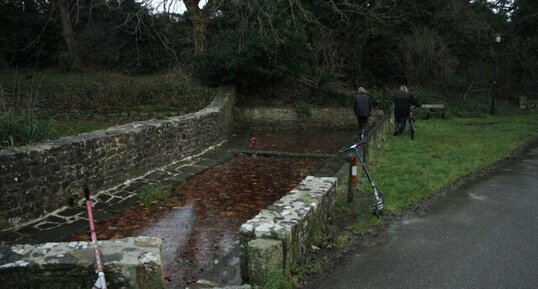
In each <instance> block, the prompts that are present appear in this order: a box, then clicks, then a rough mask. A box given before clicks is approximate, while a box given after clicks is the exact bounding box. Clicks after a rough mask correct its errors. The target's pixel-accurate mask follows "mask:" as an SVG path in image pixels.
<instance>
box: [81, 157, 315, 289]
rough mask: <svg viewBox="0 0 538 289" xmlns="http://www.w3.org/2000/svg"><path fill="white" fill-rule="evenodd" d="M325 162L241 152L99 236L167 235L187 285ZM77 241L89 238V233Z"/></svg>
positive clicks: (166, 258) (177, 284)
mask: <svg viewBox="0 0 538 289" xmlns="http://www.w3.org/2000/svg"><path fill="white" fill-rule="evenodd" d="M323 164H324V161H323V160H314V159H295V158H293V159H292V158H272V157H256V156H246V155H238V156H236V157H234V158H233V159H231V160H230V161H228V162H226V163H224V164H222V165H219V166H216V167H214V168H212V169H210V170H207V171H205V172H203V173H201V174H198V175H196V176H194V177H193V178H191V179H189V180H187V181H186V182H184V183H181V184H179V185H177V186H176V187H175V188H174V191H173V193H172V197H171V199H170V200H169V201H168V202H167V203H166V205H164V206H158V205H154V206H152V207H150V208H144V207H142V206H141V205H136V206H134V207H131V208H129V209H127V210H126V211H124V212H122V213H120V214H116V215H113V216H111V217H110V218H108V219H107V220H104V221H103V222H100V223H99V224H97V225H96V230H97V233H98V238H99V239H100V240H105V239H110V238H112V239H115V238H124V237H128V236H137V235H145V236H155V237H160V238H162V240H163V262H164V270H165V278H166V280H168V282H169V287H172V288H185V287H187V286H190V285H191V284H193V283H194V282H196V280H198V278H200V276H201V275H203V274H204V272H206V271H207V270H208V269H210V268H211V267H212V266H213V265H214V264H216V263H218V262H220V260H221V259H222V258H223V257H224V256H226V254H227V253H229V252H230V251H231V250H232V249H233V248H234V246H235V245H237V244H238V240H239V227H240V226H241V224H243V223H244V222H246V221H247V220H249V219H250V218H252V217H253V216H255V215H256V214H257V213H258V212H259V211H260V210H261V209H264V208H266V207H267V206H268V205H269V204H271V203H273V202H275V201H276V200H278V199H280V198H281V197H282V196H283V195H284V194H285V193H287V192H289V191H290V190H291V189H293V188H294V187H295V186H297V184H299V182H301V180H303V179H304V177H306V176H307V175H310V174H313V173H315V172H316V171H317V170H319V168H321V166H323ZM74 239H75V240H86V239H87V234H86V233H84V234H80V235H78V236H76V237H75V238H74Z"/></svg>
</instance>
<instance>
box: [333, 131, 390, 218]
mask: <svg viewBox="0 0 538 289" xmlns="http://www.w3.org/2000/svg"><path fill="white" fill-rule="evenodd" d="M365 143H366V142H365V141H360V142H359V143H357V144H354V145H352V146H350V147H349V148H347V149H345V150H343V151H341V152H352V153H353V154H355V157H356V158H357V159H358V160H359V163H360V164H361V167H362V171H363V172H364V174H365V175H366V178H367V179H368V181H369V182H370V185H371V187H372V190H373V193H374V201H373V204H372V214H373V215H374V216H376V217H377V218H378V219H379V218H380V217H381V216H382V215H383V208H384V205H383V200H382V199H381V195H382V193H381V192H379V191H378V190H377V188H376V186H375V183H374V181H373V180H372V178H371V177H370V174H369V173H368V169H367V168H366V164H365V163H364V159H363V158H362V156H361V152H360V151H359V147H360V146H361V145H364V144H365Z"/></svg>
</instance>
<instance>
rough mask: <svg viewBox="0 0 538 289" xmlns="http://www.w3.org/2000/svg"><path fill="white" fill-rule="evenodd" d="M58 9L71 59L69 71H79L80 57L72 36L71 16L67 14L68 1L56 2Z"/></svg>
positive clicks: (60, 0)
mask: <svg viewBox="0 0 538 289" xmlns="http://www.w3.org/2000/svg"><path fill="white" fill-rule="evenodd" d="M58 8H59V10H60V18H61V19H62V29H63V36H64V39H65V44H66V45H67V50H68V52H69V56H70V58H71V69H75V70H79V69H81V68H82V63H81V62H80V56H79V54H78V49H77V43H76V41H75V35H74V34H73V26H72V25H71V15H70V13H69V0H58Z"/></svg>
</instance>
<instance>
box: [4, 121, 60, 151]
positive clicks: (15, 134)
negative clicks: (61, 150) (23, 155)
mask: <svg viewBox="0 0 538 289" xmlns="http://www.w3.org/2000/svg"><path fill="white" fill-rule="evenodd" d="M54 137H56V132H55V131H54V130H53V129H52V127H51V125H50V122H49V121H44V120H37V119H35V118H33V117H32V116H31V115H24V114H23V115H19V114H15V113H12V112H3V113H0V147H14V146H18V145H25V144H29V143H32V142H36V141H39V140H44V139H49V138H54Z"/></svg>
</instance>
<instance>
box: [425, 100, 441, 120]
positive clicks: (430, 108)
mask: <svg viewBox="0 0 538 289" xmlns="http://www.w3.org/2000/svg"><path fill="white" fill-rule="evenodd" d="M421 107H422V108H423V109H424V110H425V111H426V113H427V114H426V118H430V114H438V115H441V117H442V118H445V108H446V107H445V105H444V104H442V103H437V104H433V103H432V104H423V105H421Z"/></svg>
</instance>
